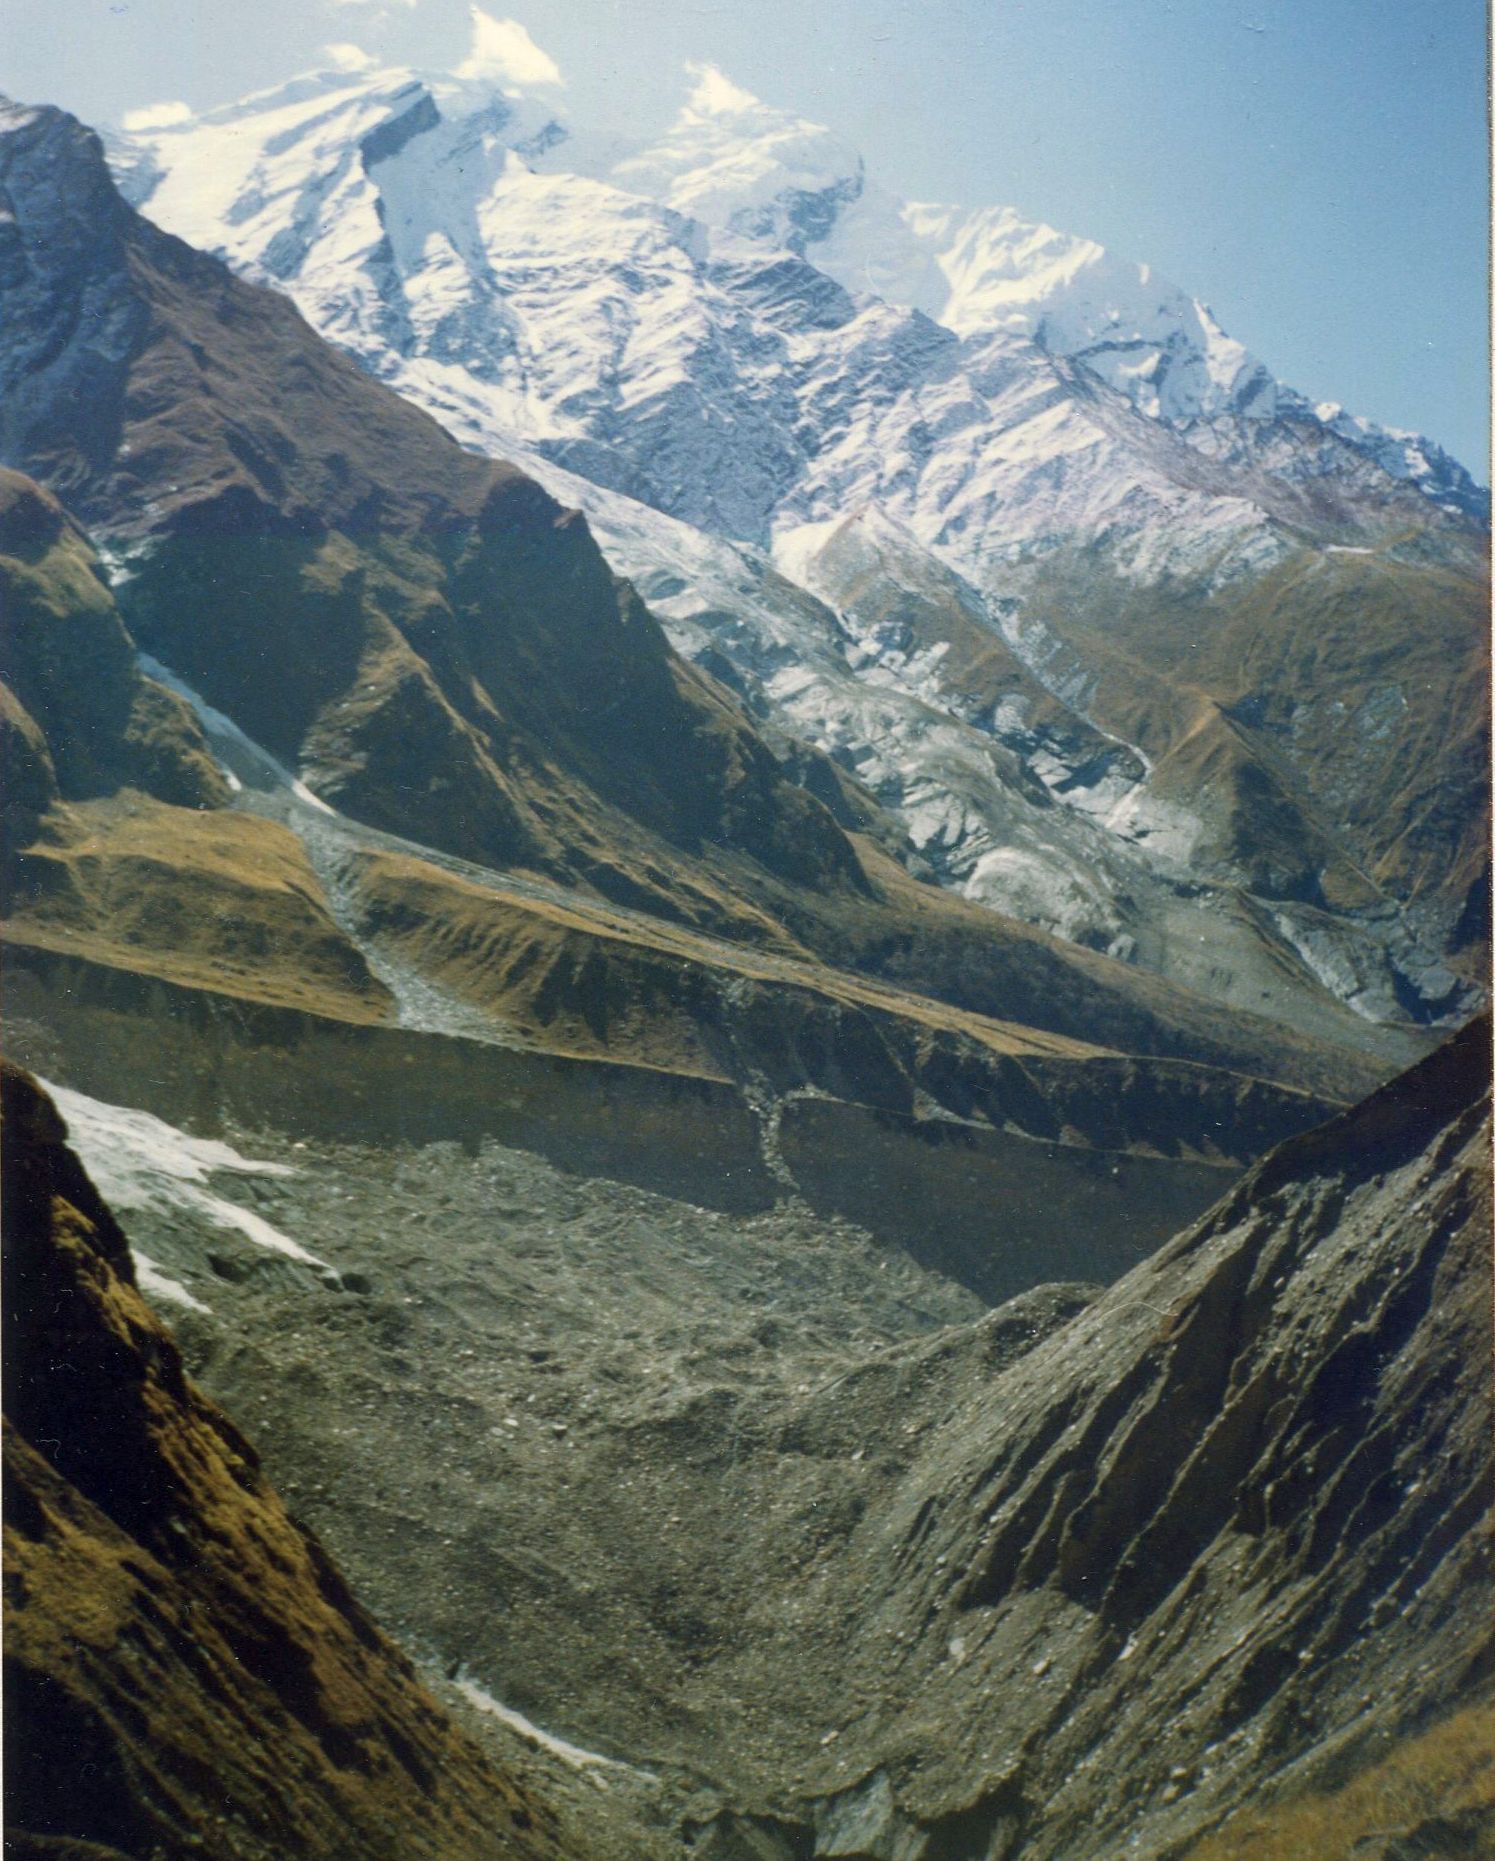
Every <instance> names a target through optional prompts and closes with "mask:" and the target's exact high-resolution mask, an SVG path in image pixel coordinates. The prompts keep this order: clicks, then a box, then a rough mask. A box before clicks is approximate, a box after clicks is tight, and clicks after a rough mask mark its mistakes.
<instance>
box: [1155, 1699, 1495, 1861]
mask: <svg viewBox="0 0 1495 1861" xmlns="http://www.w3.org/2000/svg"><path fill="white" fill-rule="evenodd" d="M1480 1810H1486V1811H1489V1812H1491V1813H1492V1814H1495V1705H1491V1704H1484V1705H1480V1706H1470V1707H1467V1708H1466V1709H1465V1710H1464V1711H1462V1712H1457V1713H1454V1714H1453V1715H1452V1717H1450V1718H1447V1719H1444V1720H1443V1721H1442V1722H1441V1723H1440V1724H1438V1725H1435V1726H1433V1727H1432V1728H1431V1729H1430V1730H1429V1731H1426V1732H1423V1733H1420V1734H1419V1735H1418V1736H1417V1737H1415V1738H1409V1739H1406V1740H1405V1741H1404V1742H1403V1743H1401V1744H1400V1745H1398V1746H1397V1747H1396V1748H1395V1750H1393V1751H1392V1752H1391V1753H1390V1755H1389V1756H1387V1757H1385V1758H1382V1759H1381V1760H1380V1762H1379V1763H1376V1764H1373V1765H1371V1766H1370V1767H1369V1768H1367V1769H1366V1770H1364V1771H1362V1772H1361V1773H1360V1775H1359V1776H1358V1777H1356V1778H1355V1779H1354V1780H1353V1781H1352V1782H1350V1783H1348V1784H1346V1785H1345V1786H1344V1787H1343V1789H1340V1790H1335V1791H1333V1792H1330V1793H1328V1794H1325V1795H1320V1796H1306V1797H1301V1798H1299V1799H1298V1800H1297V1801H1296V1802H1287V1803H1282V1804H1279V1805H1277V1806H1276V1807H1274V1808H1271V1809H1263V1810H1251V1809H1247V1810H1243V1811H1241V1812H1240V1813H1238V1814H1237V1815H1235V1816H1233V1817H1232V1818H1231V1819H1230V1821H1228V1822H1227V1823H1226V1824H1225V1826H1224V1827H1223V1828H1222V1829H1220V1830H1219V1831H1218V1832H1217V1833H1216V1834H1214V1835H1212V1836H1210V1837H1209V1838H1208V1839H1207V1840H1205V1841H1204V1842H1202V1843H1201V1844H1200V1845H1199V1846H1198V1847H1197V1848H1194V1849H1193V1850H1191V1851H1190V1854H1189V1861H1341V1857H1343V1858H1344V1861H1379V1858H1380V1857H1381V1856H1382V1855H1383V1854H1384V1853H1386V1852H1387V1850H1388V1849H1389V1847H1390V1845H1391V1844H1392V1843H1393V1842H1398V1841H1405V1840H1406V1839H1407V1838H1409V1837H1411V1836H1413V1835H1414V1834H1415V1833H1416V1832H1417V1831H1419V1830H1425V1825H1427V1824H1429V1823H1433V1822H1434V1821H1444V1820H1446V1821H1448V1822H1451V1823H1453V1824H1454V1826H1455V1827H1457V1826H1458V1825H1459V1822H1460V1820H1461V1819H1463V1818H1468V1817H1470V1816H1471V1812H1475V1813H1477V1812H1478V1811H1480ZM1425 1838H1426V1839H1427V1840H1428V1841H1431V1840H1432V1839H1433V1837H1432V1831H1431V1830H1425ZM1475 1839H1477V1838H1475ZM1486 1839H1488V1837H1487V1838H1486ZM1416 1852H1417V1853H1419V1854H1422V1853H1426V1854H1428V1855H1429V1856H1432V1855H1436V1854H1439V1853H1442V1852H1445V1850H1444V1849H1442V1848H1439V1847H1436V1846H1419V1847H1418V1848H1417V1850H1416ZM1447 1852H1450V1853H1457V1854H1465V1853H1469V1854H1475V1853H1484V1852H1487V1850H1485V1849H1482V1848H1479V1847H1473V1848H1465V1847H1463V1846H1459V1847H1457V1848H1454V1849H1449V1850H1447Z"/></svg>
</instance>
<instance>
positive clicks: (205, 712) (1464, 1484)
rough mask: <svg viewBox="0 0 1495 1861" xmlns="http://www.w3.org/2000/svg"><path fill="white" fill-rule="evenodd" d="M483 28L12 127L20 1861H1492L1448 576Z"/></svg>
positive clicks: (1, 507) (908, 227)
mask: <svg viewBox="0 0 1495 1861" xmlns="http://www.w3.org/2000/svg"><path fill="white" fill-rule="evenodd" d="M474 18H475V31H476V34H477V42H476V48H475V50H474V52H473V54H472V56H471V57H470V58H469V59H468V60H467V62H466V63H465V64H464V65H463V66H462V67H461V68H460V70H459V71H458V72H456V73H432V72H423V71H410V70H384V69H379V68H376V67H373V66H369V67H367V68H360V69H357V70H349V69H338V70H335V71H331V72H325V73H313V74H310V75H306V76H302V77H299V78H296V79H293V80H292V81H290V82H289V83H287V84H285V85H283V86H282V87H280V88H279V89H276V90H274V91H272V92H267V93H263V94H260V95H257V96H254V97H251V98H248V99H245V100H244V101H243V102H241V103H238V104H234V105H230V106H228V107H226V108H224V109H221V110H217V111H214V112H210V113H208V114H207V115H204V116H201V117H194V116H191V115H190V114H183V113H180V112H178V113H175V115H176V118H177V120H173V121H172V122H171V124H170V125H169V126H167V127H162V128H159V129H154V130H150V131H148V132H137V133H135V134H133V135H129V136H127V135H123V134H118V135H115V134H111V135H110V136H109V137H108V138H107V139H106V140H102V141H101V139H100V138H99V137H98V136H97V135H96V134H95V133H94V132H93V131H91V130H89V129H87V128H86V127H84V126H83V125H81V124H80V123H78V122H77V121H76V120H75V119H74V118H72V117H71V116H69V115H67V114H65V113H64V112H62V111H60V110H57V109H54V108H51V107H49V106H46V105H30V104H21V103H16V104H10V103H6V104H4V105H3V106H0V609H3V615H4V631H3V636H0V774H3V780H4V783H5V793H6V809H5V822H4V827H5V831H4V836H3V840H0V876H3V883H4V913H5V918H4V941H5V982H6V1009H7V1012H6V1027H5V1037H6V1046H7V1051H8V1053H9V1055H10V1061H11V1062H17V1063H18V1064H11V1063H8V1064H7V1069H6V1074H5V1105H4V1142H5V1168H6V1184H5V1207H4V1214H5V1255H6V1259H5V1264H6V1270H7V1275H8V1295H9V1296H8V1301H7V1307H6V1321H5V1322H6V1337H5V1344H6V1352H5V1415H6V1457H7V1471H8V1488H7V1494H8V1497H7V1513H6V1546H7V1557H6V1562H7V1575H6V1593H5V1610H6V1623H7V1633H8V1641H7V1648H8V1653H7V1663H8V1668H7V1671H8V1675H9V1678H8V1682H7V1684H8V1688H9V1694H8V1703H9V1705H10V1707H11V1714H10V1720H9V1724H8V1741H9V1742H8V1751H7V1757H8V1764H7V1772H6V1802H7V1818H8V1824H9V1829H8V1834H7V1852H9V1851H10V1850H11V1849H14V1851H15V1852H16V1853H17V1854H18V1855H23V1856H26V1857H28V1858H31V1857H35V1861H42V1857H50V1858H52V1861H156V1858H157V1857H166V1858H167V1861H177V1858H178V1857H182V1858H183V1861H185V1857H187V1856H188V1855H194V1854H211V1855H213V1856H215V1857H219V1856H221V1857H224V1861H260V1858H261V1857H264V1858H265V1861H268V1857H270V1856H271V1855H275V1856H301V1855H306V1856H309V1857H326V1861H343V1858H344V1857H346V1858H347V1861H352V1858H353V1857H354V1856H359V1857H375V1856H383V1855H386V1854H387V1855H390V1856H395V1855H400V1856H409V1857H419V1856H424V1855H431V1856H433V1857H434V1856H441V1857H443V1858H444V1861H447V1858H449V1861H465V1857H467V1856H469V1855H470V1856H473V1857H477V1856H485V1857H488V1856H491V1857H495V1858H496V1857H506V1856H513V1857H516V1861H517V1858H519V1857H529V1856H533V1857H536V1858H537V1861H538V1858H539V1857H544V1856H557V1857H559V1856H563V1855H564V1856H567V1857H575V1858H576V1861H590V1858H591V1857H597V1858H598V1861H603V1858H611V1857H617V1861H623V1857H640V1858H642V1861H687V1857H688V1858H689V1861H814V1858H816V1857H825V1858H827V1861H829V1858H831V1857H835V1858H837V1861H1019V1858H1022V1861H1106V1858H1108V1857H1111V1856H1117V1857H1120V1856H1123V1855H1124V1856H1138V1857H1155V1858H1156V1861H1165V1858H1167V1861H1182V1858H1183V1857H1186V1856H1189V1857H1196V1858H1197V1861H1227V1858H1239V1861H1246V1858H1248V1857H1251V1858H1254V1861H1271V1857H1274V1856H1288V1855H1292V1856H1299V1855H1302V1856H1307V1855H1313V1856H1315V1857H1317V1856H1321V1855H1322V1856H1326V1857H1338V1856H1343V1857H1345V1858H1346V1861H1348V1858H1349V1857H1351V1856H1354V1857H1355V1858H1356V1861H1411V1858H1412V1857H1414V1856H1438V1855H1450V1856H1454V1855H1469V1856H1474V1855H1477V1854H1483V1853H1485V1852H1487V1851H1488V1849H1489V1846H1490V1844H1491V1843H1492V1842H1495V1762H1492V1760H1491V1758H1490V1749H1491V1738H1490V1734H1491V1731H1492V1730H1495V1686H1492V1682H1495V1674H1492V1670H1491V1662H1490V1643H1489V1634H1488V1628H1489V1620H1490V1605H1491V1601H1492V1584H1491V1573H1490V1568H1489V1547H1490V1528H1491V1523H1492V1521H1491V1518H1490V1510H1491V1498H1492V1495H1491V1472H1492V1468H1491V1458H1492V1457H1491V1442H1492V1438H1495V1434H1492V1422H1495V1416H1492V1413H1491V1379H1490V1358H1491V1336H1490V1312H1491V1302H1490V1297H1489V1256H1488V1235H1489V1224H1490V1220H1491V1202H1490V1169H1489V1156H1490V1111H1489V1083H1490V1067H1491V1062H1490V1050H1489V1024H1488V1019H1487V1018H1486V1017H1483V1016H1481V1015H1480V1014H1479V1013H1478V1011H1479V1009H1480V1007H1481V1004H1482V1001H1483V998H1484V995H1485V993H1486V982H1487V976H1486V967H1485V966H1486V962H1487V957H1488V857H1487V852H1488V821H1487V786H1486V785H1487V755H1486V743H1487V735H1488V732H1487V714H1488V694H1487V669H1486V665H1487V652H1488V647H1487V627H1486V623H1485V618H1484V616H1485V610H1486V605H1487V602H1486V590H1487V567H1486V564H1487V525H1488V516H1489V505H1488V496H1487V494H1486V493H1485V492H1484V491H1482V490H1481V488H1480V487H1479V486H1477V485H1476V484H1475V483H1474V481H1473V480H1472V479H1471V478H1470V476H1469V474H1468V473H1467V472H1466V471H1464V469H1463V468H1462V467H1460V466H1459V465H1458V464H1457V463H1456V462H1454V461H1453V460H1451V459H1450V458H1448V457H1447V456H1446V455H1444V454H1443V453H1441V452H1440V451H1439V450H1438V449H1437V448H1436V447H1435V446H1433V445H1431V443H1429V442H1427V441H1424V440H1421V439H1418V438H1416V437H1415V436H1412V435H1408V434H1403V433H1391V432H1387V431H1383V430H1381V429H1378V428H1376V427H1374V426H1372V425H1370V424H1369V423H1367V422H1365V421H1363V420H1360V419H1358V418H1355V417H1352V416H1350V415H1348V414H1346V413H1344V412H1343V411H1342V410H1340V409H1338V408H1334V407H1327V406H1315V405H1311V404H1310V403H1309V402H1307V401H1306V400H1304V399H1303V397H1301V396H1299V395H1297V394H1295V393H1294V392H1292V391H1291V390H1290V389H1288V388H1286V387H1284V386H1283V385H1281V384H1280V383H1278V382H1277V381H1276V380H1275V379H1274V378H1273V377H1272V376H1271V375H1270V374H1269V373H1268V372H1267V370H1266V369H1265V368H1264V367H1263V366H1262V365H1261V364H1260V363H1258V362H1257V361H1256V360H1255V359H1254V358H1252V357H1251V356H1249V355H1247V354H1246V353H1245V352H1244V351H1243V350H1242V349H1241V348H1240V347H1239V346H1238V345H1237V344H1235V343H1233V342H1232V341H1231V340H1230V339H1229V338H1228V337H1227V336H1226V335H1225V334H1224V332H1223V330H1222V328H1221V327H1220V325H1219V324H1218V323H1217V321H1216V320H1215V318H1214V317H1213V315H1212V314H1211V313H1210V312H1209V311H1207V310H1206V309H1205V308H1204V307H1203V306H1202V305H1200V304H1198V303H1196V302H1195V301H1194V300H1192V299H1190V298H1189V297H1187V296H1186V295H1185V294H1183V293H1182V292H1180V291H1179V290H1177V289H1175V288H1174V287H1173V286H1171V285H1168V284H1166V283H1165V282H1163V281H1161V280H1159V279H1157V278H1155V277H1154V276H1153V275H1152V274H1151V272H1150V271H1149V270H1148V269H1147V268H1146V267H1145V266H1138V265H1132V264H1130V263H1127V262H1125V261H1122V260H1119V259H1117V258H1115V257H1113V256H1112V255H1109V254H1108V253H1106V252H1104V251H1103V250H1101V249H1100V248H1099V247H1097V246H1095V245H1093V244H1090V243H1088V242H1086V241H1084V240H1082V239H1077V238H1070V237H1068V236H1065V235H1062V234H1059V233H1057V232H1055V231H1053V230H1052V229H1051V228H1048V227H1044V226H1040V225H1037V224H1034V223H1031V222H1028V221H1026V220H1023V219H1021V218H1020V217H1019V216H1018V215H1017V214H1015V213H1014V212H1012V211H1010V210H1008V209H1005V208H1004V209H989V210H965V209H959V210H957V209H954V208H943V207H934V206H928V205H919V204H909V203H904V202H900V201H897V200H895V199H893V198H892V197H891V196H890V195H888V194H887V193H886V192H884V191H883V190H882V189H880V188H879V186H878V184H877V183H876V181H875V180H874V179H872V178H870V177H869V175H868V173H867V172H866V171H865V169H864V167H863V164H862V161H861V159H860V157H859V156H857V155H856V154H855V153H854V152H853V151H852V150H850V149H849V148H848V147H847V146H846V145H845V144H844V143H843V142H842V141H841V140H840V139H839V138H838V137H836V136H835V135H834V134H832V133H831V132H830V131H828V130H824V129H821V128H818V127H817V126H815V125H812V124H808V123H804V122H801V121H798V120H797V119H795V118H792V117H790V116H788V115H786V114H784V113H783V112H781V111H778V110H776V109H774V108H773V107H771V106H770V105H767V104H764V103H762V102H760V101H758V100H757V99H755V98H753V97H751V96H749V95H748V94H747V93H746V92H744V91H742V90H741V89H739V88H738V87H737V86H736V85H734V84H733V83H732V82H731V81H730V80H729V79H727V78H726V77H725V76H723V75H722V74H721V73H720V72H717V71H715V70H712V69H708V68H701V69H698V70H695V71H694V72H693V74H692V79H691V83H692V89H691V91H690V94H689V96H688V99H687V101H686V103H685V104H684V106H683V108H682V110H681V112H680V115H679V117H678V120H677V121H676V122H675V123H674V124H673V126H672V127H670V128H669V129H668V130H667V131H666V132H665V133H664V134H662V135H659V136H653V137H648V138H645V137H640V138H638V139H637V140H635V141H633V142H626V143H625V142H622V141H619V140H618V139H616V138H604V137H602V136H599V135H596V134H592V133H589V132H587V131H586V130H585V128H573V127H572V126H570V125H569V124H568V123H566V122H564V121H563V120H561V119H560V118H559V117H558V116H557V114H556V112H555V109H554V107H553V101H552V100H553V96H554V86H553V85H551V84H549V83H547V82H540V83H536V84H534V85H530V86H528V87H526V86H523V85H520V86H518V87H517V88H516V86H515V85H514V83H513V82H512V79H511V77H510V76H508V75H505V74H502V73H500V72H498V71H497V70H496V69H495V68H494V67H492V65H491V63H485V60H484V57H483V55H482V49H481V48H482V45H483V44H484V43H485V42H486V41H487V40H488V39H491V36H492V33H493V32H495V31H498V30H499V28H498V27H497V25H496V23H495V22H493V21H490V20H488V19H487V18H486V16H485V15H482V14H481V13H478V12H476V10H475V14H474ZM503 30H505V31H519V30H521V29H519V28H517V27H513V26H512V24H510V25H508V26H506V27H504V28H503ZM531 50H532V51H535V48H533V47H531ZM532 62H533V63H534V66H535V68H536V69H537V70H541V71H543V70H545V69H546V68H547V67H548V61H547V60H545V59H544V58H543V57H542V56H541V55H540V54H539V53H538V52H537V51H535V57H534V60H533V61H532ZM230 1416H232V1418H233V1419H232V1420H231V1419H230Z"/></svg>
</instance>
